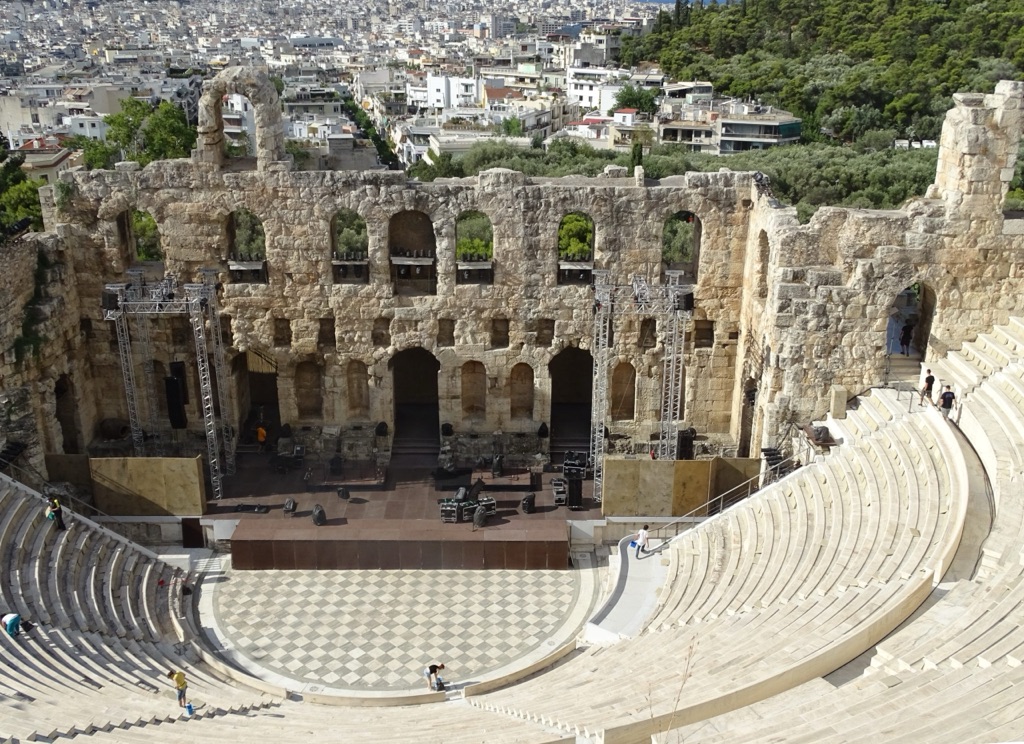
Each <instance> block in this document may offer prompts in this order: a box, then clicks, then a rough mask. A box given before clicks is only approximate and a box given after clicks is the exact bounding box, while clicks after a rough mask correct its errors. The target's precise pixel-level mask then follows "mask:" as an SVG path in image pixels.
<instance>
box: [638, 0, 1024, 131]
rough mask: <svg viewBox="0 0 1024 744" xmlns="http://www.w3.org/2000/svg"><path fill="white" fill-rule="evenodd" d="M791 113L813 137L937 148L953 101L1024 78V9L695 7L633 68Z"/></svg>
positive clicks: (677, 16)
mask: <svg viewBox="0 0 1024 744" xmlns="http://www.w3.org/2000/svg"><path fill="white" fill-rule="evenodd" d="M645 61H650V62H656V63H657V64H658V65H659V66H660V67H661V69H662V70H663V71H664V72H665V73H667V74H668V75H670V76H672V77H673V78H675V79H678V80H709V81H711V82H712V83H714V85H715V90H716V91H717V92H719V93H722V94H725V95H730V96H740V97H750V98H755V99H759V100H761V101H762V102H763V103H766V104H772V105H776V106H780V107H781V108H783V109H786V110H788V111H791V112H792V113H793V114H795V115H796V116H799V117H800V118H802V119H803V120H804V127H803V131H804V135H805V138H809V139H811V140H814V139H818V138H821V137H823V136H827V134H822V132H821V130H822V129H824V130H826V132H831V133H833V134H834V135H835V136H836V137H838V138H840V139H842V140H845V141H851V140H854V139H857V138H858V137H860V136H861V135H863V134H864V133H865V132H868V131H870V130H875V129H892V130H895V131H896V132H897V133H899V134H900V135H905V136H909V137H920V138H926V139H935V138H936V137H937V136H938V134H939V130H940V127H941V126H942V118H943V115H944V114H945V112H946V110H947V109H949V108H950V106H951V105H952V99H951V96H952V95H953V93H956V92H958V91H966V90H971V91H979V92H991V90H992V88H993V87H994V85H995V83H996V82H997V81H998V80H1000V79H1004V78H1015V79H1019V78H1020V75H1021V73H1022V72H1024V2H1022V0H980V1H979V0H741V1H740V2H731V3H729V4H724V3H707V4H705V3H704V2H703V0H693V3H692V5H689V4H687V3H685V2H683V0H679V1H678V2H677V3H676V6H675V8H674V9H671V10H668V11H663V12H662V13H661V14H660V15H659V18H658V21H657V24H656V28H655V30H654V32H653V33H651V34H648V35H646V36H643V37H636V38H634V37H629V38H625V39H623V51H622V57H621V62H622V64H623V66H626V67H629V66H635V65H639V64H641V63H642V62H645Z"/></svg>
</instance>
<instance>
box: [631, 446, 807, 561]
mask: <svg viewBox="0 0 1024 744" xmlns="http://www.w3.org/2000/svg"><path fill="white" fill-rule="evenodd" d="M798 457H799V455H798V454H797V453H794V454H792V455H790V456H789V457H787V458H786V459H784V460H781V461H779V462H778V463H777V464H776V465H772V466H770V467H769V468H768V469H767V470H764V471H760V472H758V473H757V474H756V475H753V476H751V477H750V478H748V479H747V480H745V481H743V482H742V483H740V484H739V485H736V486H733V487H732V488H730V489H729V490H728V491H724V492H722V493H720V494H718V495H717V496H715V497H714V498H711V499H708V500H707V501H705V502H704V503H703V504H701V505H700V506H698V507H696V508H694V509H691V510H690V511H688V512H687V513H686V514H684V515H683V516H681V517H677V518H676V519H673V520H672V521H671V522H666V523H665V524H663V525H659V526H658V527H656V528H654V529H652V530H651V532H652V533H653V534H654V536H655V537H658V536H660V535H659V534H657V533H660V532H661V531H662V530H666V529H668V528H669V527H674V526H676V525H678V524H680V523H682V522H683V521H684V520H688V519H693V518H694V517H695V516H698V515H697V512H700V511H704V510H710V507H711V505H712V504H714V503H715V502H716V501H720V502H721V504H722V505H721V506H719V510H720V511H719V512H718V513H721V510H723V507H724V504H725V497H726V496H728V495H729V494H731V493H733V492H735V491H739V490H740V489H741V488H743V487H744V486H746V487H747V495H746V496H745V497H744V498H749V497H750V496H751V495H753V493H754V491H753V490H751V489H750V485H751V484H752V483H753V482H754V481H756V480H760V479H761V478H762V477H763V476H766V475H770V474H771V473H772V471H776V470H777V469H778V468H779V466H781V465H783V464H785V463H787V462H789V461H791V460H796V459H798ZM777 480H778V478H772V479H770V480H765V482H763V483H760V484H759V485H758V489H760V488H763V487H765V486H769V485H771V484H772V483H775V482H776V481H777ZM700 516H707V514H702V515H700ZM678 535H679V530H678V529H677V530H676V534H675V535H673V536H672V538H669V541H671V540H672V539H674V538H675V537H678Z"/></svg>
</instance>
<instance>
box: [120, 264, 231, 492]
mask: <svg viewBox="0 0 1024 744" xmlns="http://www.w3.org/2000/svg"><path fill="white" fill-rule="evenodd" d="M130 275H131V277H132V282H131V283H130V284H108V285H106V287H105V291H104V301H103V308H104V318H105V319H106V320H112V321H114V323H115V328H116V330H117V345H118V350H119V352H120V356H121V373H122V376H123V377H124V386H125V398H126V399H127V401H128V421H129V424H130V426H131V430H132V442H133V443H134V445H135V451H136V453H138V454H144V452H145V449H144V446H145V435H144V432H143V429H142V423H141V420H140V417H139V408H138V394H137V391H136V384H135V371H134V361H133V358H132V344H131V339H130V334H129V328H128V316H129V315H134V316H137V318H138V320H139V321H140V322H139V324H138V326H137V328H138V333H139V339H140V340H139V345H140V346H141V347H142V351H143V354H144V357H143V366H144V369H145V377H146V382H145V385H146V388H145V392H146V395H147V396H148V398H149V400H148V401H147V402H148V405H149V409H148V410H149V412H150V417H149V422H150V427H151V429H153V428H155V416H154V415H153V413H152V412H153V411H155V409H156V394H155V390H154V387H153V379H152V378H153V360H152V353H151V351H150V349H149V328H148V323H149V316H151V315H184V316H186V317H187V318H188V320H189V324H190V325H191V326H192V333H193V336H194V338H195V350H196V364H197V367H198V370H199V388H200V390H199V395H200V404H201V406H202V409H203V423H204V427H205V429H206V449H207V458H208V460H209V463H208V464H209V468H210V482H211V484H212V487H213V496H214V498H217V499H219V498H220V497H221V496H222V495H223V486H222V483H221V462H220V458H221V444H220V442H219V437H218V433H220V435H221V437H222V438H223V457H224V461H225V470H226V472H227V473H228V474H229V475H230V474H232V473H234V470H235V443H236V438H235V432H234V426H233V425H232V423H231V422H232V420H233V417H232V415H231V405H230V399H229V398H228V396H227V384H226V382H225V379H224V376H225V374H226V372H225V370H226V366H227V365H226V363H225V359H224V345H223V340H222V339H221V336H220V332H221V331H220V315H219V310H218V306H217V284H216V271H213V270H204V271H203V278H204V282H203V283H202V284H186V285H184V286H183V287H180V288H179V287H178V284H177V282H176V281H175V280H174V278H173V277H169V276H168V277H165V278H164V279H162V280H161V281H159V282H157V283H155V284H148V285H147V284H146V283H145V280H144V278H143V276H142V273H141V272H136V271H133V272H130ZM207 323H208V324H209V327H210V333H211V334H212V339H213V341H212V343H211V344H210V345H209V346H210V347H212V348H211V349H209V350H208V344H207V340H206V335H207V330H206V327H207ZM211 351H212V356H213V362H214V369H215V370H216V375H217V388H218V393H219V399H218V402H219V403H220V424H219V425H218V422H217V415H216V411H215V408H214V395H213V380H212V379H211V373H210V352H211Z"/></svg>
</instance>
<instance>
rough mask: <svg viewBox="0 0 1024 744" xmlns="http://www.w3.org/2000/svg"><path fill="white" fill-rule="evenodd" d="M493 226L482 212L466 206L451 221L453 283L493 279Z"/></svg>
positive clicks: (479, 282)
mask: <svg viewBox="0 0 1024 744" xmlns="http://www.w3.org/2000/svg"><path fill="white" fill-rule="evenodd" d="M493 259H494V229H493V228H492V226H491V220H490V218H489V217H488V216H487V215H486V214H484V213H483V212H478V211H476V210H470V211H467V212H463V213H462V214H460V215H459V218H458V220H456V222H455V261H456V263H457V271H458V274H457V276H456V278H455V281H456V283H457V284H492V283H493V282H494V267H493V264H492V261H493Z"/></svg>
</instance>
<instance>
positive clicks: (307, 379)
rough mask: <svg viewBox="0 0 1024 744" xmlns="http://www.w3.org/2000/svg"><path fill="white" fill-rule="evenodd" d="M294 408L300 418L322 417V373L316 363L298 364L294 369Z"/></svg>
mask: <svg viewBox="0 0 1024 744" xmlns="http://www.w3.org/2000/svg"><path fill="white" fill-rule="evenodd" d="M295 407H296V409H297V410H298V413H299V416H300V417H302V418H321V417H322V416H323V415H324V393H323V372H322V371H321V370H320V365H318V364H317V363H316V362H300V363H299V364H297V365H296V367H295Z"/></svg>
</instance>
